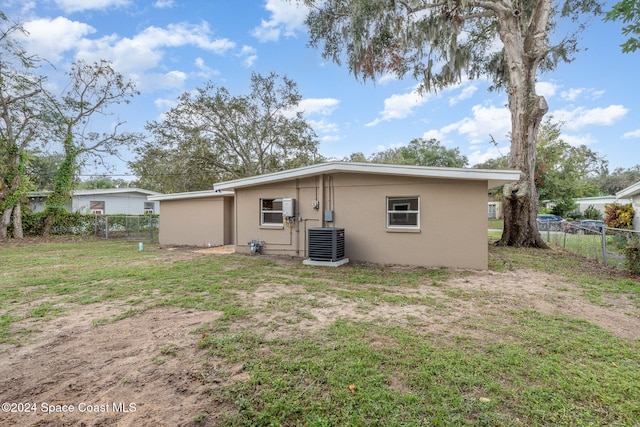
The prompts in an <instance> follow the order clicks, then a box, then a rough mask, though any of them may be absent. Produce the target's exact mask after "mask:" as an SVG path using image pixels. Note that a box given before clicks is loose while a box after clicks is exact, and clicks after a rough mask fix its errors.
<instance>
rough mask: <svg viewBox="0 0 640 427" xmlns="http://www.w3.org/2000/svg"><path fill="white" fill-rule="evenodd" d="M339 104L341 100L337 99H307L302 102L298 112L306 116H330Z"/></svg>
mask: <svg viewBox="0 0 640 427" xmlns="http://www.w3.org/2000/svg"><path fill="white" fill-rule="evenodd" d="M339 104H340V100H338V99H335V98H307V99H303V100H302V101H300V103H299V104H298V108H297V110H298V111H302V112H303V113H304V114H306V115H309V114H315V113H317V114H321V115H323V116H329V115H331V114H332V113H333V111H334V110H335V109H336V108H337V107H338V105H339Z"/></svg>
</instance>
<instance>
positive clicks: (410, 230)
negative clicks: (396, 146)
mask: <svg viewBox="0 0 640 427" xmlns="http://www.w3.org/2000/svg"><path fill="white" fill-rule="evenodd" d="M519 177H520V172H519V171H514V170H483V169H462V168H435V167H419V166H400V165H383V164H369V163H350V162H329V163H323V164H318V165H312V166H306V167H301V168H298V169H292V170H287V171H283V172H276V173H271V174H265V175H259V176H254V177H249V178H243V179H237V180H233V181H227V182H221V183H218V184H215V185H214V190H215V191H233V192H234V193H235V197H234V198H233V204H234V208H233V216H234V218H233V220H232V221H227V222H226V224H229V223H233V235H232V237H231V239H230V241H233V242H234V243H235V245H236V251H237V252H242V253H249V252H252V251H253V252H262V253H266V254H283V255H291V256H295V257H300V258H307V257H308V256H309V253H308V248H309V243H310V242H309V241H308V239H309V236H310V235H311V234H310V230H314V231H315V230H318V229H320V230H322V229H334V230H335V229H338V230H343V231H341V233H342V234H341V235H342V236H344V245H345V252H346V257H347V258H349V259H351V260H357V261H365V262H373V263H382V264H404V265H416V266H425V267H457V268H472V269H486V268H487V264H488V244H487V217H486V209H487V207H486V203H487V191H488V189H490V188H494V187H497V186H499V185H503V184H506V183H509V182H513V181H517V180H518V179H519ZM186 206H188V205H185V208H184V209H181V211H182V212H185V211H187V210H188V209H187V208H186ZM176 209H180V208H176ZM162 210H163V218H164V217H165V215H166V210H165V207H164V205H163V206H162ZM223 210H224V209H223ZM225 213H228V211H225ZM206 215H208V213H207V214H206ZM210 219H211V220H217V221H220V220H221V219H220V218H217V219H215V218H213V217H211V218H210ZM164 225H165V223H164V222H162V223H161V229H162V227H163V226H164ZM174 226H176V225H174ZM161 233H162V231H161ZM165 233H167V234H166V235H177V234H178V233H179V231H178V230H174V231H170V232H169V231H165ZM165 242H166V243H169V241H168V240H165Z"/></svg>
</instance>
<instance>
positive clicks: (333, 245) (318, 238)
mask: <svg viewBox="0 0 640 427" xmlns="http://www.w3.org/2000/svg"><path fill="white" fill-rule="evenodd" d="M308 233H309V236H308V240H307V242H308V248H307V249H308V254H309V259H310V260H312V261H329V262H335V261H340V260H342V259H344V228H329V227H315V228H310V229H309V231H308Z"/></svg>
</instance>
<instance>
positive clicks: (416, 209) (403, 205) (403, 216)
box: [387, 196, 420, 228]
mask: <svg viewBox="0 0 640 427" xmlns="http://www.w3.org/2000/svg"><path fill="white" fill-rule="evenodd" d="M387 228H420V197H418V196H403V197H387Z"/></svg>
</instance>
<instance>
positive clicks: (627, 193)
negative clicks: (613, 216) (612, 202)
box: [616, 181, 640, 230]
mask: <svg viewBox="0 0 640 427" xmlns="http://www.w3.org/2000/svg"><path fill="white" fill-rule="evenodd" d="M616 197H617V198H618V199H619V200H622V199H627V198H628V199H629V200H630V202H631V204H632V206H633V209H634V210H635V211H636V214H635V216H634V217H633V228H634V230H640V181H638V182H636V183H635V184H633V185H630V186H628V187H627V188H624V189H622V190H620V191H618V192H617V193H616ZM620 203H625V202H624V201H620Z"/></svg>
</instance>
